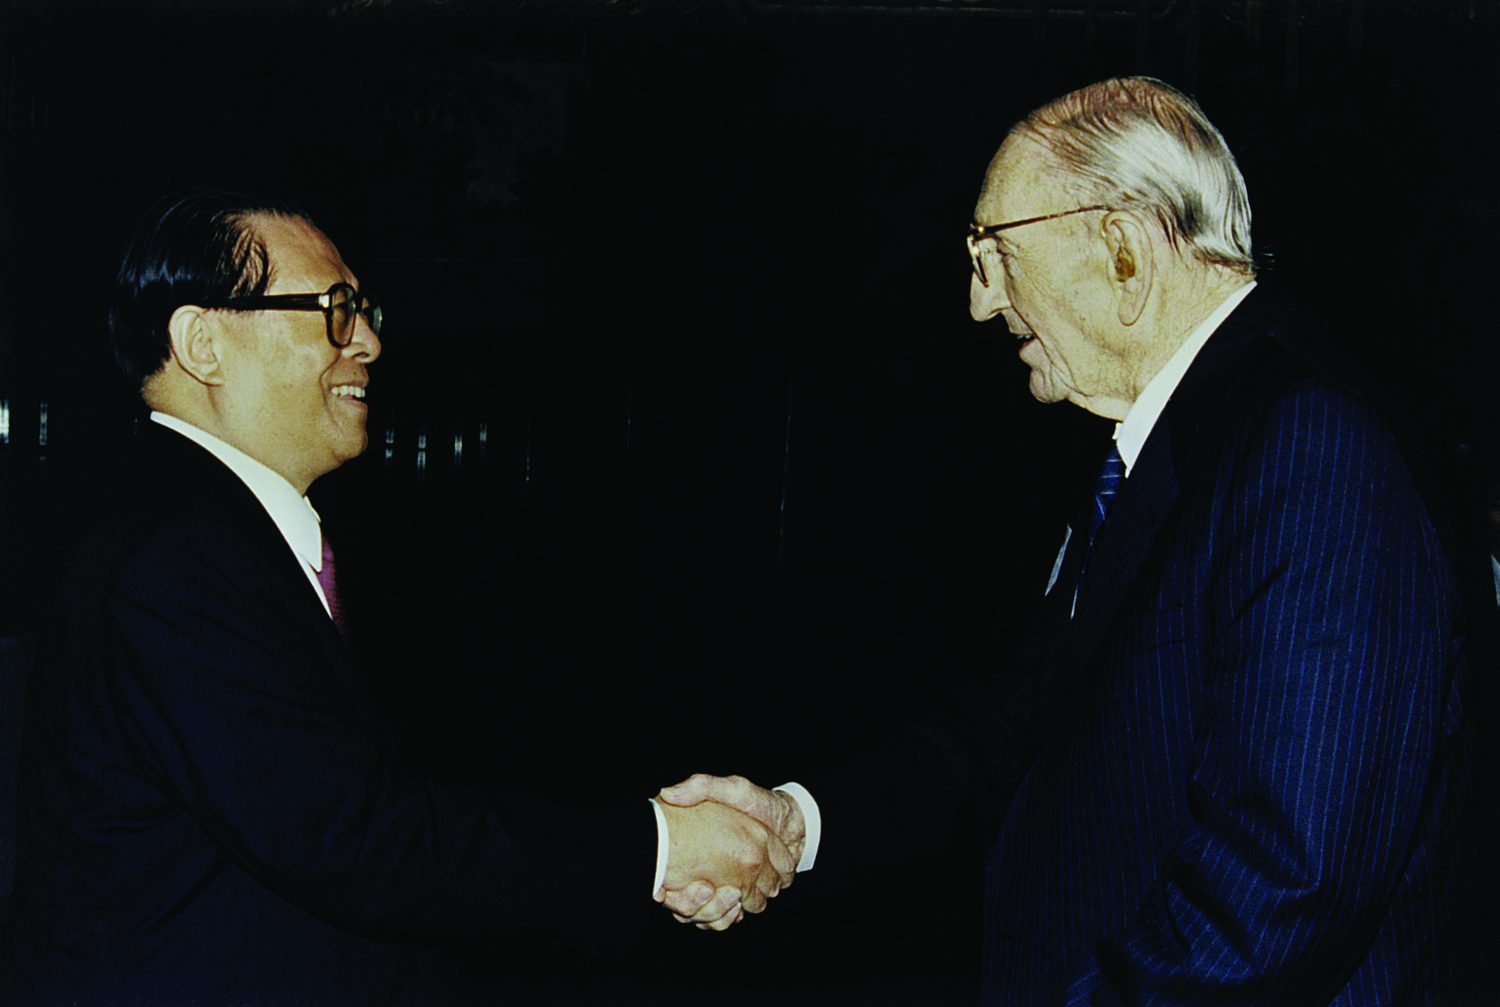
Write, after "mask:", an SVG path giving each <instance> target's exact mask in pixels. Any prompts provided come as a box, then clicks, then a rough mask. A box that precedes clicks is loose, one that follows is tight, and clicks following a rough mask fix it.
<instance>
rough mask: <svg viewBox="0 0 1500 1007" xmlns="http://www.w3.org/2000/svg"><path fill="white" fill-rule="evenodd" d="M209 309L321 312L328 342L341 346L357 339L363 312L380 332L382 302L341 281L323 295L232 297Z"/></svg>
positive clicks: (340, 347) (208, 306) (370, 323)
mask: <svg viewBox="0 0 1500 1007" xmlns="http://www.w3.org/2000/svg"><path fill="white" fill-rule="evenodd" d="M203 307H205V308H210V309H215V310H223V311H321V312H323V320H324V321H325V322H326V323H327V325H328V341H329V342H330V343H332V344H333V345H334V347H336V348H338V349H343V348H344V347H345V346H348V345H349V343H350V341H351V340H353V339H354V321H355V319H356V318H358V317H359V316H360V315H363V316H364V318H365V323H366V324H367V325H369V326H370V331H371V332H373V333H375V334H376V335H377V336H378V335H379V334H380V322H381V311H380V305H379V304H377V303H375V298H373V297H371V296H370V295H369V294H362V293H360V292H359V291H358V290H355V289H354V287H352V286H351V285H349V284H347V283H344V282H342V281H340V282H339V283H335V284H334V285H333V286H331V287H329V288H328V289H327V290H326V291H324V292H323V293H321V294H262V295H261V296H259V297H229V298H226V299H224V300H222V301H216V302H215V303H213V304H205V305H203Z"/></svg>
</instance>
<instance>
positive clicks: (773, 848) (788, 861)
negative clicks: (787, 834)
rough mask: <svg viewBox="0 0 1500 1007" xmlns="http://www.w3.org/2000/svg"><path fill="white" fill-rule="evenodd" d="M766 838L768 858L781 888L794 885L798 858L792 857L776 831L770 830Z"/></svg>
mask: <svg viewBox="0 0 1500 1007" xmlns="http://www.w3.org/2000/svg"><path fill="white" fill-rule="evenodd" d="M766 831H767V836H766V856H767V857H768V858H769V860H770V862H771V866H772V867H773V868H775V870H776V874H777V876H778V877H777V880H778V882H779V884H778V887H779V888H785V887H787V886H788V885H790V884H791V883H792V879H793V878H794V877H796V876H797V858H796V857H794V856H792V851H791V850H789V849H787V845H786V843H784V842H782V841H781V837H780V836H779V835H777V834H776V830H774V829H768V830H766Z"/></svg>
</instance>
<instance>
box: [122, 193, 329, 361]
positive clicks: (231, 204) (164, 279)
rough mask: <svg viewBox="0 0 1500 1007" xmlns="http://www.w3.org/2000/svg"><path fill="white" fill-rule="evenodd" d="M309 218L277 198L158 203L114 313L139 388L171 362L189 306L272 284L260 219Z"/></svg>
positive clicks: (216, 196) (187, 198)
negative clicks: (177, 314) (178, 318)
mask: <svg viewBox="0 0 1500 1007" xmlns="http://www.w3.org/2000/svg"><path fill="white" fill-rule="evenodd" d="M258 214H261V215H267V216H274V217H300V218H302V219H304V220H309V222H310V218H308V216H307V214H306V213H304V212H302V211H301V210H300V209H298V208H297V207H295V206H293V205H292V204H290V203H287V202H284V201H282V200H278V199H268V198H265V197H261V196H251V195H248V194H246V193H241V192H224V191H219V190H211V189H204V190H197V191H194V192H188V193H181V194H177V195H172V196H166V197H164V198H162V199H160V200H157V201H156V202H155V203H154V204H152V206H151V208H150V209H149V210H147V211H146V214H145V216H144V217H142V218H141V222H140V223H139V224H138V225H137V226H136V229H135V232H134V233H133V235H132V236H131V238H130V241H129V243H128V244H127V245H126V247H125V254H124V255H123V256H122V257H121V260H120V271H119V273H118V274H117V275H116V277H115V295H114V299H113V301H112V303H111V306H110V309H109V334H110V341H111V343H112V344H113V347H114V353H115V363H117V364H118V365H119V367H120V370H121V371H122V372H123V373H124V375H125V377H126V378H127V379H128V380H130V381H131V382H132V383H133V384H134V385H135V386H136V387H139V386H140V385H141V384H142V383H143V382H144V381H145V380H146V378H148V377H150V376H151V375H153V374H155V373H156V372H157V371H159V370H161V367H162V365H163V364H165V363H166V362H167V359H168V357H170V356H171V337H170V335H169V333H168V331H167V325H168V323H169V322H170V321H171V318H172V313H173V312H174V311H176V310H177V309H178V308H179V307H181V306H182V305H184V304H204V303H214V302H217V301H223V300H225V299H227V298H231V297H246V296H248V297H255V296H259V295H261V294H264V293H265V292H266V288H267V287H268V286H269V285H270V283H271V264H270V260H269V258H268V257H267V255H266V246H265V242H263V241H262V240H261V238H260V237H259V236H258V235H257V234H256V233H255V229H254V228H253V227H252V226H250V222H249V218H250V217H252V216H255V215H258Z"/></svg>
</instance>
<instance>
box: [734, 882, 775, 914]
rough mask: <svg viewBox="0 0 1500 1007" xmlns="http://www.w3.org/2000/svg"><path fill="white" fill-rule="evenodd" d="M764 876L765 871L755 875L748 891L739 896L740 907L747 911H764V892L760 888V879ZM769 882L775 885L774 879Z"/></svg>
mask: <svg viewBox="0 0 1500 1007" xmlns="http://www.w3.org/2000/svg"><path fill="white" fill-rule="evenodd" d="M764 876H765V872H762V873H761V875H759V876H757V877H756V879H755V884H754V885H752V886H751V887H750V890H749V891H748V892H746V893H745V894H744V895H743V896H741V897H740V908H741V909H743V910H744V911H745V912H747V913H763V912H765V911H766V893H765V892H764V891H762V890H761V885H762V880H761V879H762V878H763V877H764ZM770 884H771V885H772V886H774V885H775V881H774V879H772V880H771V882H770Z"/></svg>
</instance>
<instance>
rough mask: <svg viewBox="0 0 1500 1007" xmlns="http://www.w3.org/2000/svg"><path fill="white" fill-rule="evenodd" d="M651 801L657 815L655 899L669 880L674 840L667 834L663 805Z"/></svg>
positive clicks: (653, 894) (652, 887) (653, 811)
mask: <svg viewBox="0 0 1500 1007" xmlns="http://www.w3.org/2000/svg"><path fill="white" fill-rule="evenodd" d="M650 801H651V811H652V813H653V814H654V815H656V876H655V877H654V878H652V879H651V897H652V898H653V899H654V898H656V893H657V892H659V891H661V886H662V883H663V882H665V881H666V880H667V854H668V853H670V852H671V850H672V840H671V837H670V836H669V835H668V834H667V816H666V815H664V814H662V811H661V805H660V804H657V803H656V798H654V797H653V798H650Z"/></svg>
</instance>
